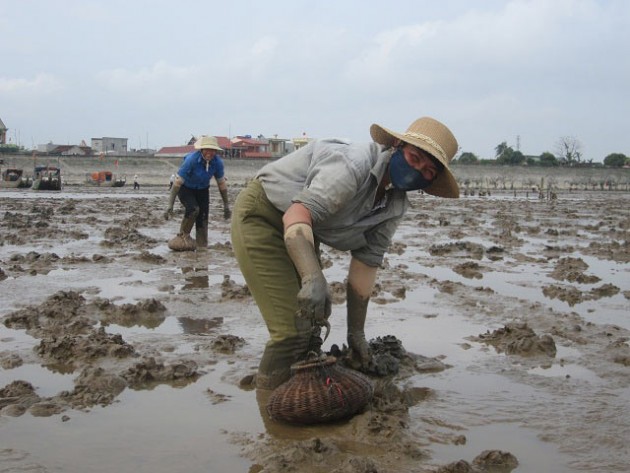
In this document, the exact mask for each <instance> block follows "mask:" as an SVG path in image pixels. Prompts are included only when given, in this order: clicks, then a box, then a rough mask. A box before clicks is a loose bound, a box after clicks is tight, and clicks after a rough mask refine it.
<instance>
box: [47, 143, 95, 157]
mask: <svg viewBox="0 0 630 473" xmlns="http://www.w3.org/2000/svg"><path fill="white" fill-rule="evenodd" d="M37 152H38V153H41V154H50V155H52V156H91V155H92V148H90V147H89V146H87V145H86V144H85V142H84V141H82V142H81V144H79V145H57V144H54V143H52V142H50V143H47V144H45V145H37Z"/></svg>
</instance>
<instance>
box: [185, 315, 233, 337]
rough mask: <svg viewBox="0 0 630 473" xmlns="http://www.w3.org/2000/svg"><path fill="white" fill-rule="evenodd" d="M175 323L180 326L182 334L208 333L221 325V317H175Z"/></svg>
mask: <svg viewBox="0 0 630 473" xmlns="http://www.w3.org/2000/svg"><path fill="white" fill-rule="evenodd" d="M177 321H178V322H179V324H180V325H181V326H182V330H183V331H184V333H189V334H200V333H202V334H203V333H210V332H211V331H212V330H213V329H215V328H217V327H218V326H219V325H221V324H222V323H223V317H213V318H211V319H193V318H191V317H177Z"/></svg>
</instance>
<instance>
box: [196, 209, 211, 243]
mask: <svg viewBox="0 0 630 473" xmlns="http://www.w3.org/2000/svg"><path fill="white" fill-rule="evenodd" d="M195 240H196V243H197V249H198V250H202V251H203V250H207V249H208V217H207V216H206V218H204V220H203V223H202V224H201V225H197V227H196V228H195Z"/></svg>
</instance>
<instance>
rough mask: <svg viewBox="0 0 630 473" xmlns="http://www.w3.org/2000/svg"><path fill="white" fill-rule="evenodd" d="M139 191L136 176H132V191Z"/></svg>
mask: <svg viewBox="0 0 630 473" xmlns="http://www.w3.org/2000/svg"><path fill="white" fill-rule="evenodd" d="M136 189H140V183H139V182H138V175H137V174H136V175H135V176H133V190H136Z"/></svg>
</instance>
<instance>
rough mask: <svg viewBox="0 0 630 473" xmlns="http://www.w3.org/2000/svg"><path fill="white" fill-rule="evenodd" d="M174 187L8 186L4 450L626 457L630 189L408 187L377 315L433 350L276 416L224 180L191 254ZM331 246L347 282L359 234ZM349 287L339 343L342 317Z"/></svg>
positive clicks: (283, 465)
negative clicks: (348, 249) (256, 385)
mask: <svg viewBox="0 0 630 473" xmlns="http://www.w3.org/2000/svg"><path fill="white" fill-rule="evenodd" d="M231 192H232V193H233V194H234V195H235V193H236V192H238V185H233V186H232V188H231ZM232 197H233V196H232ZM165 199H166V194H165V190H164V189H149V190H146V191H145V190H143V191H142V192H141V193H139V192H136V193H134V192H133V191H132V190H131V189H127V188H122V189H109V190H107V189H100V190H87V191H84V190H82V189H81V188H79V187H77V188H73V189H71V190H70V191H68V192H65V191H64V192H62V193H57V194H43V193H36V192H15V191H14V192H3V193H0V209H1V210H0V218H2V228H1V230H0V243H1V246H0V268H1V270H2V271H1V272H0V291H1V292H0V298H1V304H0V318H1V322H2V323H0V344H1V345H0V362H1V364H0V366H1V367H0V390H2V391H0V465H1V466H2V470H3V471H42V472H44V471H50V472H52V471H63V472H86V471H90V472H106V471H107V472H109V471H113V470H118V471H129V470H131V469H133V470H136V471H140V472H144V471H146V472H179V471H182V472H183V471H186V472H190V471H248V472H259V471H287V472H288V471H312V472H324V471H326V472H331V471H336V472H364V471H365V472H368V471H379V472H390V471H391V472H394V471H414V472H428V471H437V470H438V469H439V468H441V469H440V471H443V472H445V471H491V470H490V469H489V466H488V463H487V462H486V463H484V462H483V461H482V459H483V452H485V451H492V452H495V453H496V454H497V455H498V453H502V454H504V457H502V458H507V455H508V454H510V455H511V456H513V457H514V458H515V459H517V461H518V465H517V466H514V465H512V464H511V463H510V462H509V461H504V462H503V463H502V467H503V469H502V470H500V471H517V472H531V471H553V472H572V471H598V472H622V471H627V465H628V464H629V463H630V457H629V453H628V450H627V438H628V435H629V434H630V413H629V411H628V409H627V406H628V402H629V401H630V387H629V386H630V376H629V375H630V373H629V370H630V347H629V345H628V340H630V336H629V333H630V332H629V330H630V321H629V320H630V277H629V276H630V274H629V273H630V251H629V249H628V229H629V228H630V211H629V210H628V209H630V205H629V204H630V196H629V195H628V194H625V193H612V192H608V193H607V192H601V193H599V192H588V193H582V194H580V193H575V192H572V193H566V194H562V193H561V194H560V195H558V198H557V199H555V200H545V199H543V200H539V199H538V198H537V197H536V198H534V197H533V196H532V195H525V194H518V195H516V196H515V195H514V194H504V195H493V196H491V197H465V198H462V199H459V200H457V201H451V200H437V199H433V198H429V197H427V196H422V195H420V194H414V195H413V196H412V201H413V208H412V210H411V212H410V213H409V215H408V216H407V218H406V220H405V222H404V224H403V225H402V226H401V228H400V230H399V232H398V233H397V235H396V238H395V242H394V245H393V246H392V248H391V251H390V253H389V254H388V256H387V260H386V263H385V264H384V268H383V269H382V270H381V271H380V272H379V280H378V285H377V288H376V291H375V294H374V295H373V298H372V302H371V304H370V308H369V314H368V322H367V327H366V330H367V336H368V338H370V339H373V340H376V339H378V337H383V336H386V335H391V336H393V337H395V338H396V339H397V340H399V341H400V343H401V344H402V346H403V347H404V349H405V350H406V352H407V353H408V354H412V355H414V356H418V357H422V362H420V361H418V359H417V358H414V359H415V364H412V365H413V366H412V367H411V368H410V369H408V367H406V368H405V369H401V371H400V372H399V373H398V374H396V375H392V376H391V377H389V378H388V379H389V380H390V381H391V382H392V384H393V386H394V387H395V388H393V389H395V390H396V391H395V392H396V393H397V394H394V395H391V394H390V395H389V396H386V395H384V394H382V392H380V393H379V396H380V397H379V398H378V399H377V400H378V401H379V402H375V403H374V405H373V406H371V407H369V408H368V410H367V411H366V412H364V413H362V414H360V415H358V416H355V417H354V418H353V419H351V420H349V421H346V422H341V423H338V424H334V425H329V426H316V427H290V426H286V425H282V424H279V423H277V422H273V421H271V420H269V419H268V418H267V416H266V415H265V413H264V402H265V397H264V396H262V395H260V393H259V396H258V399H257V394H256V392H255V390H252V389H251V387H250V386H249V385H248V384H247V382H246V381H244V380H247V379H248V376H249V375H252V374H253V373H255V369H256V365H257V361H258V357H259V356H260V353H261V351H262V348H263V346H264V343H265V341H266V339H267V334H266V330H265V328H264V326H263V325H262V323H261V320H260V318H259V315H258V312H257V309H256V307H255V305H254V304H253V301H252V299H251V298H250V297H249V295H248V293H247V291H246V290H245V288H244V287H243V279H242V277H241V275H240V273H239V271H238V268H237V267H236V264H235V261H234V258H233V255H232V253H231V248H230V245H229V233H228V231H229V230H228V224H227V222H224V221H223V220H222V219H221V218H220V216H221V212H220V207H219V203H218V202H219V199H218V196H214V198H213V204H212V205H213V207H212V209H211V212H212V216H211V219H212V223H211V228H212V229H211V232H210V238H209V241H210V249H209V250H208V251H206V252H197V253H186V254H174V253H172V252H170V251H169V250H168V248H167V247H166V241H167V239H168V238H169V237H170V236H171V235H172V234H173V233H174V232H175V231H176V228H177V225H178V223H177V222H174V221H169V222H165V221H164V220H162V218H161V214H162V212H163V208H164V204H165ZM324 250H325V251H324V262H325V265H326V269H325V273H326V275H327V278H328V280H329V282H330V283H331V284H333V285H335V287H341V286H342V285H341V283H342V282H343V281H344V278H345V274H346V271H347V265H348V263H349V261H348V256H347V255H345V254H343V253H340V252H336V251H332V250H330V249H327V248H325V249H324ZM336 293H338V294H337V295H338V296H339V299H338V303H337V304H336V305H335V306H334V308H333V315H332V317H331V324H332V332H331V336H330V338H329V339H328V340H327V341H326V343H325V345H324V349H330V348H331V347H332V345H333V344H337V345H339V346H341V345H342V344H343V342H344V338H345V312H344V310H345V309H344V304H343V301H344V294H343V291H340V290H337V291H336ZM62 341H63V343H62ZM403 365H404V363H403ZM20 380H21V381H24V382H26V383H30V385H31V386H32V390H28V389H26V388H25V389H26V391H19V390H18V389H17V385H16V384H15V383H16V382H17V381H20ZM378 381H379V383H380V382H382V381H383V380H378ZM20 386H22V385H20ZM22 387H23V386H22ZM401 399H402V400H403V402H401ZM410 399H412V401H410ZM495 457H496V456H495ZM475 459H476V460H477V461H476V462H475ZM458 461H460V463H459V467H460V468H463V467H462V465H467V467H468V468H469V469H468V470H462V469H459V470H457V469H456V465H455V464H454V463H455V462H458ZM462 461H463V462H465V464H464V463H463V462H462Z"/></svg>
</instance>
